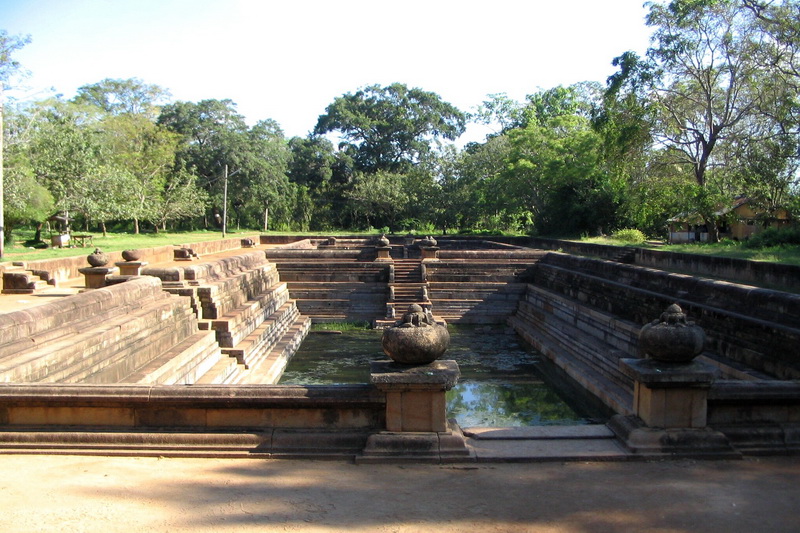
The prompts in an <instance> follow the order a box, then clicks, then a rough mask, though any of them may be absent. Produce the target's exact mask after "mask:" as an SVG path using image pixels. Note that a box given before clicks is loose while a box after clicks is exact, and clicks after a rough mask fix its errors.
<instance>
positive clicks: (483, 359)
mask: <svg viewBox="0 0 800 533" xmlns="http://www.w3.org/2000/svg"><path fill="white" fill-rule="evenodd" d="M448 329H449V330H450V347H449V348H448V350H447V352H445V355H444V358H446V359H454V360H456V361H457V362H458V365H459V368H460V369H461V379H460V380H459V383H458V384H457V385H456V386H455V387H454V388H453V389H452V390H451V391H448V393H447V411H448V416H449V417H453V418H456V419H457V420H458V423H459V425H461V426H462V427H476V426H483V427H492V426H494V427H513V426H541V425H562V424H570V425H571V424H585V423H588V422H589V421H590V418H589V415H588V414H586V413H580V412H578V411H577V410H576V409H580V408H573V407H572V406H570V403H572V402H571V398H567V399H566V400H568V401H569V403H568V401H565V398H562V397H561V396H560V395H559V393H557V392H556V390H555V389H554V388H553V387H552V386H551V385H549V384H548V383H546V382H545V381H546V380H545V379H544V378H543V374H542V372H541V370H540V368H541V367H542V366H543V365H545V364H547V362H546V361H543V359H542V358H541V356H539V355H538V354H537V353H536V352H534V351H533V350H532V349H531V348H530V347H528V346H523V341H521V340H520V338H519V337H518V336H517V335H516V334H514V333H513V331H508V330H507V329H506V328H504V327H502V326H453V325H450V326H448ZM378 359H386V356H385V355H384V354H383V350H382V349H381V331H380V330H354V331H346V332H344V333H342V334H341V335H331V334H323V333H312V334H310V335H309V336H308V337H306V340H305V341H303V344H302V346H301V347H300V349H299V350H298V352H297V353H296V354H295V356H294V357H293V358H292V360H291V362H290V363H289V366H288V367H287V369H286V372H285V373H284V375H283V378H282V379H281V384H302V385H325V384H344V383H368V382H369V362H370V361H372V360H378ZM594 415H595V416H596V414H594Z"/></svg>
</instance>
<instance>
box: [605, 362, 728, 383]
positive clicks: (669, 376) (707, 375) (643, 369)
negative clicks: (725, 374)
mask: <svg viewBox="0 0 800 533" xmlns="http://www.w3.org/2000/svg"><path fill="white" fill-rule="evenodd" d="M619 367H620V370H621V371H622V372H623V373H624V374H625V375H627V376H629V377H631V378H633V379H635V380H636V381H639V382H642V383H646V384H647V385H648V386H649V387H659V386H660V387H670V386H677V387H685V386H703V385H705V386H708V385H710V384H711V382H712V381H714V378H715V377H716V376H717V374H718V373H719V370H718V369H717V368H716V367H714V366H711V365H709V364H707V363H704V362H702V361H692V362H690V363H684V364H676V363H662V362H659V361H654V360H653V359H621V360H620V362H619Z"/></svg>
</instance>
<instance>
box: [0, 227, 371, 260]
mask: <svg viewBox="0 0 800 533" xmlns="http://www.w3.org/2000/svg"><path fill="white" fill-rule="evenodd" d="M75 233H77V234H83V233H84V232H79V231H76V232H75ZM262 233H264V232H263V231H259V230H247V229H242V230H236V231H228V233H227V235H226V238H228V239H234V238H236V236H237V235H254V234H262ZM321 233H324V234H325V235H332V236H338V235H355V234H357V233H358V232H352V231H326V232H310V233H308V234H309V235H320V234H321ZM91 234H92V235H93V245H92V246H91V247H89V246H87V247H86V248H81V247H80V246H78V247H75V248H43V249H34V248H27V247H25V244H24V243H25V241H26V240H29V239H33V236H34V231H33V230H26V229H20V230H14V235H13V237H14V244H13V245H12V246H9V245H6V248H5V251H4V254H3V257H2V258H0V262H3V261H37V260H40V259H53V258H57V257H74V256H77V255H89V254H90V253H92V252H93V251H94V249H95V248H100V249H101V250H103V251H104V252H119V251H122V250H135V249H137V248H153V247H156V246H167V245H178V244H187V243H192V242H201V241H214V240H219V239H222V232H221V231H219V230H216V231H190V232H189V231H187V232H181V233H169V232H161V233H140V234H139V235H134V234H132V233H108V235H107V236H106V237H103V234H102V233H91ZM302 234H303V232H297V231H291V232H282V231H268V232H266V235H302ZM376 234H377V233H376V232H372V233H369V234H367V233H365V235H376ZM42 239H44V240H46V241H47V240H49V235H47V234H46V233H45V232H43V233H42Z"/></svg>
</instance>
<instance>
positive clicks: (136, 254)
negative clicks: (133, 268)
mask: <svg viewBox="0 0 800 533" xmlns="http://www.w3.org/2000/svg"><path fill="white" fill-rule="evenodd" d="M142 255H144V254H143V252H142V251H141V250H123V251H122V258H123V259H124V260H125V261H138V260H140V259H141V258H142Z"/></svg>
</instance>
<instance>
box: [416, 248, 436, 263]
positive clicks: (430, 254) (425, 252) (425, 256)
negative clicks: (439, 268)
mask: <svg viewBox="0 0 800 533" xmlns="http://www.w3.org/2000/svg"><path fill="white" fill-rule="evenodd" d="M419 249H420V251H421V252H422V260H423V261H438V260H439V247H438V246H420V248H419Z"/></svg>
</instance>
